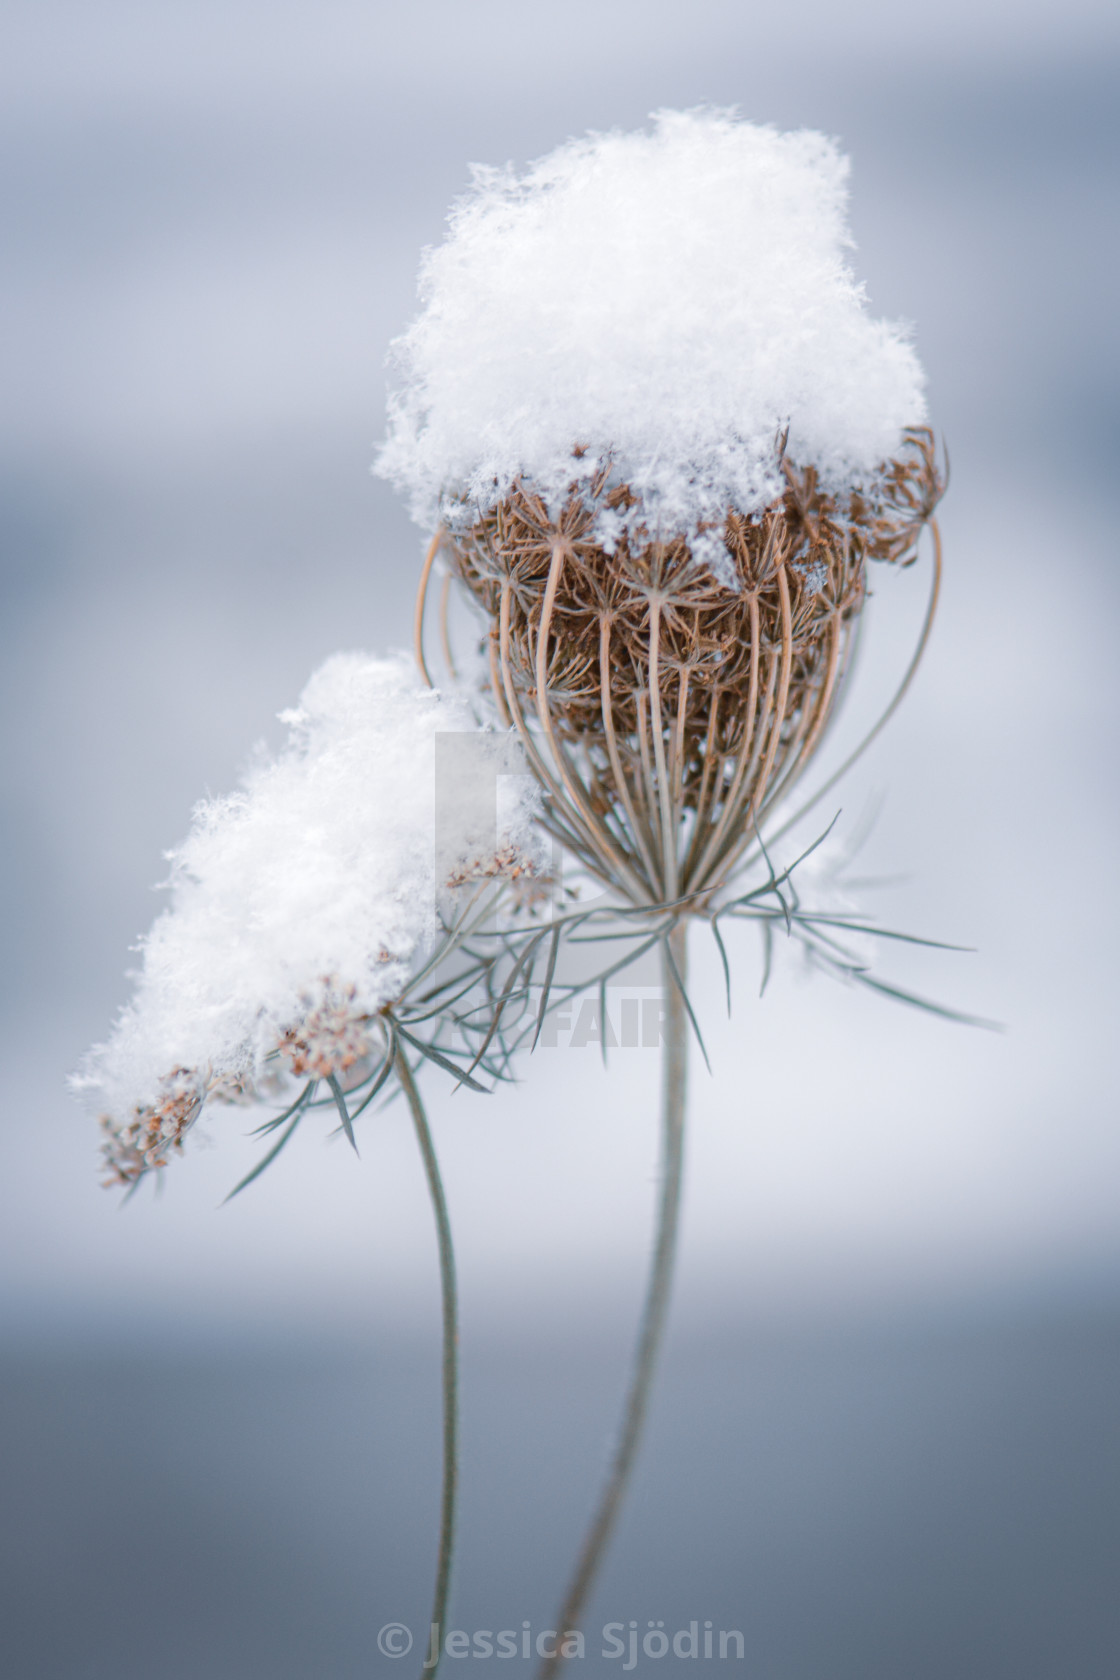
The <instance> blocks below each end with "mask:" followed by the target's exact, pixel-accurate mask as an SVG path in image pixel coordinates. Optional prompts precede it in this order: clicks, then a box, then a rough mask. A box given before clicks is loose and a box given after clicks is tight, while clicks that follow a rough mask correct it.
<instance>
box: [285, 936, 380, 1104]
mask: <svg viewBox="0 0 1120 1680" xmlns="http://www.w3.org/2000/svg"><path fill="white" fill-rule="evenodd" d="M384 960H386V961H389V960H391V958H390V957H389V956H388V953H385V955H384ZM356 999H357V989H356V987H354V986H352V985H343V984H341V983H340V982H338V981H335V980H330V979H326V980H324V981H323V990H322V992H321V993H320V995H319V996H318V997H317V998H310V997H309V998H307V999H305V1004H306V1012H305V1013H304V1014H303V1015H302V1016H301V1017H300V1019H299V1020H298V1021H297V1022H295V1023H294V1024H293V1025H292V1026H290V1027H288V1028H287V1030H286V1031H285V1032H284V1033H283V1034H282V1035H281V1038H280V1045H279V1048H280V1052H281V1054H282V1055H283V1056H284V1057H285V1058H286V1060H287V1061H288V1064H289V1066H290V1067H291V1070H292V1072H293V1073H294V1074H297V1075H299V1076H300V1077H301V1078H313V1079H332V1078H334V1079H337V1078H338V1077H339V1076H340V1075H342V1074H352V1073H353V1072H354V1070H356V1069H359V1068H361V1069H363V1070H364V1069H365V1068H366V1067H367V1066H368V1065H369V1063H370V1062H371V1061H372V1059H373V1057H374V1056H375V1054H376V1043H375V1039H374V1036H373V1031H372V1030H371V1028H372V1018H371V1017H370V1016H369V1015H368V1014H366V1013H364V1012H363V1011H362V1010H361V1009H359V1008H358V1005H357V1002H356Z"/></svg>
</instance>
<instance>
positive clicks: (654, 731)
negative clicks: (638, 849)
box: [649, 595, 677, 903]
mask: <svg viewBox="0 0 1120 1680" xmlns="http://www.w3.org/2000/svg"><path fill="white" fill-rule="evenodd" d="M660 654H661V599H660V597H659V596H657V595H655V596H654V598H653V600H652V601H651V602H650V615H649V732H650V735H651V736H652V737H653V758H654V763H655V764H656V766H657V795H658V804H659V806H660V811H661V891H662V894H663V895H664V898H665V900H666V901H667V902H669V903H671V902H672V900H673V899H675V898H676V896H677V829H676V823H675V821H674V819H673V798H672V789H671V788H670V786H669V773H668V768H667V766H666V763H665V738H664V733H663V725H662V721H661V671H660Z"/></svg>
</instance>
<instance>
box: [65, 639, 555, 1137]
mask: <svg viewBox="0 0 1120 1680" xmlns="http://www.w3.org/2000/svg"><path fill="white" fill-rule="evenodd" d="M281 717H282V719H283V720H284V721H285V722H286V723H287V725H288V728H289V740H288V743H287V746H286V748H285V749H284V751H282V752H281V753H280V754H279V756H278V757H276V758H275V759H272V760H263V761H262V762H260V763H258V764H257V765H256V767H255V768H253V769H252V770H251V771H250V772H249V774H248V775H247V776H246V777H245V780H244V784H243V786H242V788H241V790H240V791H239V792H237V793H235V794H233V795H232V796H230V797H228V798H225V799H211V800H207V801H205V802H204V803H203V804H201V805H199V806H198V807H197V809H196V810H195V813H194V821H193V826H192V828H191V832H190V834H189V836H188V838H187V839H186V840H185V841H184V843H183V844H182V845H181V846H180V847H178V848H177V850H175V851H174V852H172V853H170V854H169V856H170V860H171V878H170V883H169V885H170V887H171V904H170V907H169V908H168V909H167V910H165V911H164V912H163V914H162V915H161V916H160V917H159V918H158V919H157V921H156V922H155V924H154V926H153V927H152V929H151V931H150V932H149V933H148V935H147V937H146V938H145V939H144V940H143V942H142V944H141V947H140V949H141V951H142V955H143V967H142V970H141V972H140V974H139V975H138V977H137V988H136V995H135V998H134V1000H133V1002H132V1003H131V1004H130V1005H129V1006H128V1007H127V1008H126V1009H125V1011H124V1012H123V1014H122V1016H121V1018H120V1020H119V1021H118V1023H117V1026H116V1028H115V1030H114V1032H113V1035H112V1037H111V1038H110V1040H109V1042H108V1043H107V1044H103V1045H98V1046H96V1047H95V1048H94V1050H93V1051H91V1052H90V1055H89V1057H88V1058H87V1060H86V1063H85V1065H84V1067H83V1069H82V1071H81V1073H80V1075H79V1076H78V1078H77V1079H76V1080H75V1085H76V1087H77V1088H78V1090H79V1091H81V1092H83V1093H84V1094H87V1095H88V1096H89V1098H90V1101H91V1102H92V1103H93V1104H94V1105H95V1106H97V1107H98V1108H99V1109H101V1110H105V1111H107V1112H108V1114H109V1115H110V1116H111V1117H113V1118H116V1119H123V1118H124V1117H126V1116H127V1115H129V1114H131V1113H133V1112H135V1111H137V1110H139V1109H145V1108H148V1107H151V1106H153V1105H154V1106H156V1107H159V1105H160V1104H161V1103H166V1100H167V1098H168V1092H169V1090H171V1094H172V1095H173V1096H174V1095H175V1094H176V1091H177V1087H176V1090H172V1086H175V1082H176V1080H178V1083H179V1084H180V1085H182V1087H183V1092H184V1093H185V1094H186V1096H185V1097H184V1100H186V1099H187V1098H190V1099H191V1100H193V1099H194V1098H195V1097H201V1096H203V1095H205V1092H206V1091H207V1090H209V1089H213V1088H215V1087H220V1086H221V1085H222V1084H223V1083H224V1084H226V1085H227V1086H229V1085H235V1086H240V1087H241V1088H245V1089H251V1088H252V1087H253V1086H254V1085H255V1083H256V1082H257V1080H258V1079H259V1078H260V1077H261V1076H262V1074H266V1073H267V1069H265V1067H264V1062H265V1058H266V1057H268V1056H269V1055H270V1054H274V1053H275V1051H276V1049H277V1046H278V1045H279V1044H280V1043H281V1041H282V1040H283V1038H284V1035H285V1034H286V1033H287V1034H289V1036H290V1034H291V1032H292V1030H293V1029H294V1028H298V1027H299V1026H300V1024H301V1023H305V1022H306V1021H307V1019H308V1016H309V1014H312V1015H314V1014H315V1012H316V1011H318V1012H319V1013H320V1014H321V1013H322V1012H323V1010H324V1009H328V1011H329V1009H331V1008H335V1007H337V1004H338V1000H339V999H340V998H341V999H344V1000H345V1008H346V1011H347V1013H348V1015H349V1016H350V1017H354V1018H358V1017H369V1016H372V1015H375V1014H376V1012H377V1010H379V1009H380V1008H381V1006H382V1005H383V1004H385V1003H387V1002H389V1001H390V1000H391V999H393V998H394V997H396V996H397V995H398V994H399V992H400V990H401V988H402V986H403V985H404V983H405V981H406V979H407V977H408V975H409V972H410V970H411V969H412V968H413V965H414V964H415V962H416V961H417V959H418V958H419V957H420V956H422V955H423V954H424V953H425V951H426V950H428V949H429V948H430V946H431V943H432V940H433V938H434V936H435V934H436V931H437V929H436V911H437V901H438V892H437V888H439V887H442V885H443V880H444V878H445V877H441V879H440V881H439V882H437V879H436V872H437V844H436V840H437V836H436V832H435V823H436V818H435V811H436V804H437V790H436V785H435V784H436V751H437V736H438V735H439V734H441V733H443V732H454V738H455V739H459V740H461V739H462V737H461V734H460V732H470V735H471V749H472V750H471V753H470V755H469V756H470V760H471V763H472V764H473V765H474V767H475V781H476V782H479V783H481V785H482V786H483V788H484V790H485V787H486V786H487V785H488V786H489V788H490V797H489V800H488V802H487V801H486V800H485V799H483V798H481V797H479V798H475V799H474V800H473V801H472V800H471V799H466V798H464V799H457V798H455V797H454V794H455V789H454V788H453V789H452V795H453V797H452V798H451V799H450V800H449V799H448V798H447V797H446V790H444V793H445V797H443V798H442V799H441V800H440V805H441V818H440V827H441V831H440V834H439V836H438V839H439V847H438V852H439V854H440V855H441V856H442V859H443V862H442V866H441V867H442V868H444V869H447V867H448V866H449V865H450V864H452V863H453V864H454V866H455V867H456V868H457V870H458V873H459V876H460V877H461V878H463V879H471V878H473V877H475V876H477V875H479V874H481V875H487V874H497V873H501V864H502V861H503V859H504V858H505V857H508V856H509V855H510V854H511V853H517V854H518V855H519V856H529V855H531V854H532V853H533V852H534V850H535V849H536V842H535V841H534V839H533V836H532V832H531V822H532V816H533V810H534V806H533V800H532V798H531V796H530V795H529V794H528V793H527V792H526V791H525V782H524V781H523V780H522V779H521V778H520V777H513V778H511V781H510V782H508V783H506V784H504V792H505V794H506V799H505V802H504V808H503V809H502V810H501V811H500V815H499V814H496V810H495V801H494V797H493V791H494V787H495V785H496V782H495V779H494V778H489V779H488V778H487V777H486V775H485V774H483V775H482V776H481V777H480V776H479V766H480V765H482V766H483V769H485V758H486V753H487V750H488V748H492V751H493V755H494V757H495V759H496V761H497V762H496V766H495V775H496V774H499V773H501V772H503V771H506V770H508V769H509V767H510V766H509V762H508V760H509V756H510V755H509V751H508V749H509V740H508V737H506V736H503V735H499V734H487V733H482V732H479V731H478V729H477V725H476V723H475V720H474V718H473V717H472V715H471V713H470V712H469V711H468V709H467V708H466V706H465V705H463V704H461V703H459V702H458V701H456V700H454V699H451V698H447V697H445V696H443V695H441V694H439V693H438V692H436V691H434V690H431V689H424V688H422V687H421V686H420V684H419V683H418V681H417V679H416V677H415V675H414V673H413V671H412V669H411V668H410V663H409V662H407V661H405V660H404V659H400V660H378V659H371V658H369V657H368V656H367V655H365V654H359V653H342V654H336V655H335V656H334V657H333V658H331V659H329V660H327V662H326V664H325V665H323V666H322V667H321V668H320V669H319V670H318V671H317V672H316V673H315V675H314V676H313V677H312V678H311V680H310V682H309V683H308V685H307V687H306V688H305V690H304V692H303V695H302V696H301V699H300V703H299V706H298V708H297V709H296V710H294V711H289V712H283V713H281ZM460 756H463V755H462V753H460ZM511 794H512V797H511ZM499 822H500V825H501V831H500V832H499V829H498V824H499ZM169 1081H170V1082H171V1083H170V1084H169Z"/></svg>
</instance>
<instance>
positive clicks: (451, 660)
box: [439, 572, 459, 682]
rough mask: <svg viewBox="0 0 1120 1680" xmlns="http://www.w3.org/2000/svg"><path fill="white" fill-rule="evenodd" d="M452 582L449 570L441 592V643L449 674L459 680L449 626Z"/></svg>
mask: <svg viewBox="0 0 1120 1680" xmlns="http://www.w3.org/2000/svg"><path fill="white" fill-rule="evenodd" d="M451 584H452V577H451V573H450V572H447V573H446V574H445V576H444V579H443V587H442V588H441V590H440V592H439V645H440V651H441V652H442V654H443V659H444V664H445V665H446V666H447V671H448V675H449V676H450V678H451V680H452V682H458V680H459V673H458V671H457V670H456V669H455V656H454V655H453V653H452V652H451V636H450V634H449V632H448V627H447V609H448V605H449V604H450V601H451Z"/></svg>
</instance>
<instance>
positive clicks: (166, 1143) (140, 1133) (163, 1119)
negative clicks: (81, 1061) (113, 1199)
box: [100, 1068, 206, 1186]
mask: <svg viewBox="0 0 1120 1680" xmlns="http://www.w3.org/2000/svg"><path fill="white" fill-rule="evenodd" d="M205 1100H206V1082H205V1080H204V1079H202V1078H201V1077H200V1076H199V1075H198V1074H197V1073H195V1072H193V1071H192V1070H191V1069H189V1068H176V1070H175V1072H174V1073H171V1074H169V1075H168V1076H167V1078H166V1079H165V1080H164V1081H163V1093H162V1095H161V1096H160V1099H159V1101H158V1102H156V1103H151V1104H145V1105H138V1106H137V1107H136V1108H135V1109H134V1110H133V1112H132V1115H131V1117H130V1118H129V1119H128V1120H125V1121H119V1120H117V1119H115V1118H114V1117H113V1116H112V1115H111V1114H103V1115H102V1116H101V1120H100V1125H101V1130H102V1132H103V1133H104V1134H105V1141H104V1142H103V1144H102V1146H101V1153H102V1155H103V1156H104V1159H105V1165H106V1167H107V1168H108V1172H109V1176H108V1177H107V1178H106V1179H105V1180H104V1181H103V1182H104V1183H105V1184H106V1185H107V1186H112V1185H115V1184H135V1183H136V1181H137V1179H139V1178H141V1177H142V1176H143V1175H144V1173H146V1172H152V1171H154V1170H155V1169H157V1168H159V1167H165V1166H166V1165H167V1162H168V1158H169V1156H170V1155H171V1153H172V1151H174V1152H175V1153H176V1154H181V1153H182V1149H183V1139H184V1137H185V1136H186V1134H187V1133H188V1132H189V1130H190V1128H191V1127H192V1126H193V1124H194V1122H195V1120H196V1119H197V1118H198V1115H199V1112H200V1110H201V1108H202V1105H203V1103H204V1102H205Z"/></svg>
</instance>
